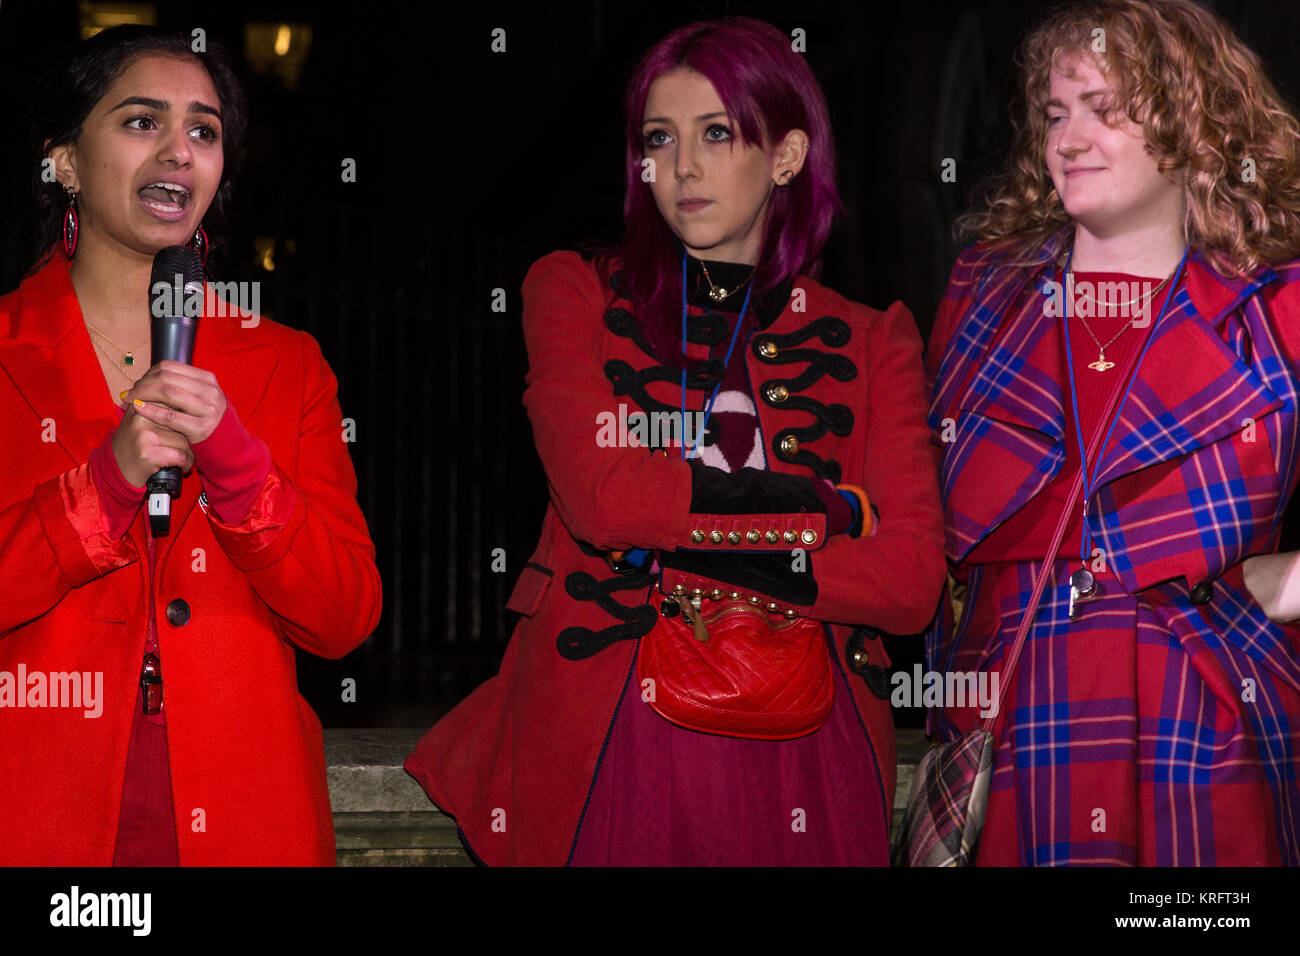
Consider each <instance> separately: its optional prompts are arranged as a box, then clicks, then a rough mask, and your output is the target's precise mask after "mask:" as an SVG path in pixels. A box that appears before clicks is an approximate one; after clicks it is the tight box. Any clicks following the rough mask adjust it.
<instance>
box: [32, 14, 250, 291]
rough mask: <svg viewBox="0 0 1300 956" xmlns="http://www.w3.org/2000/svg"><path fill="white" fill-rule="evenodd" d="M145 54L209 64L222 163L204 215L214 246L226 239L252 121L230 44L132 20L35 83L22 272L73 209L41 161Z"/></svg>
mask: <svg viewBox="0 0 1300 956" xmlns="http://www.w3.org/2000/svg"><path fill="white" fill-rule="evenodd" d="M143 56H171V57H178V58H185V59H192V60H195V61H197V62H198V63H199V64H200V65H201V66H202V67H203V68H204V69H205V70H207V72H208V76H209V78H210V79H211V80H212V86H213V88H214V89H215V90H216V92H217V99H218V100H219V107H220V109H221V151H222V157H223V160H224V164H223V169H222V173H221V183H220V185H219V186H218V187H217V192H216V195H214V196H213V198H212V204H211V205H210V206H209V207H208V211H207V214H206V215H205V216H204V217H203V231H204V232H205V233H207V236H208V244H209V248H210V250H212V251H215V250H217V249H219V248H221V247H222V246H224V245H225V244H226V237H227V231H228V227H229V222H230V205H231V196H232V194H233V192H234V174H235V167H236V164H237V162H238V155H239V148H240V145H241V144H242V143H243V139H244V130H245V128H246V126H247V122H248V103H247V100H246V98H245V96H244V89H243V86H242V85H241V84H240V82H239V78H238V77H237V76H236V74H235V68H234V66H233V65H232V64H231V61H230V57H229V55H228V54H227V53H226V51H225V49H224V48H223V47H222V46H221V45H220V44H218V43H214V42H212V41H211V40H209V41H207V43H206V50H205V51H204V52H201V53H196V52H195V51H194V50H193V49H192V47H191V44H190V37H189V35H188V34H185V33H178V32H175V31H171V30H164V29H161V28H159V27H151V26H139V25H136V24H127V25H123V26H117V27H112V28H110V29H108V30H103V31H101V32H100V33H97V34H95V35H94V36H93V37H91V38H90V39H88V40H85V41H83V42H82V43H81V45H80V46H78V47H77V49H76V50H75V51H74V52H73V54H72V56H71V57H70V58H69V59H68V60H67V61H66V62H64V63H61V64H59V65H58V66H56V67H54V68H53V69H52V70H51V71H50V72H49V74H48V75H47V76H46V77H45V78H44V80H43V81H42V82H40V83H39V84H37V86H36V88H35V89H36V93H35V97H34V102H33V104H32V113H33V116H32V147H33V151H34V153H35V156H34V162H33V164H32V166H33V169H34V170H35V172H34V173H33V179H32V193H33V197H34V199H35V213H34V217H35V224H34V229H33V233H34V235H33V243H32V246H31V248H30V249H29V251H28V260H27V268H26V269H25V270H24V272H23V274H24V275H25V276H26V275H31V274H32V273H33V272H35V271H36V270H37V269H39V268H40V267H41V266H43V265H44V264H45V263H46V261H47V260H48V259H49V257H50V254H51V253H52V252H53V251H54V247H55V245H56V244H57V243H58V241H59V238H60V235H61V233H62V231H63V217H64V216H65V215H66V214H67V208H68V200H67V197H66V195H65V194H64V191H63V186H62V185H61V184H60V183H58V182H45V181H44V179H43V178H42V175H41V173H42V160H43V159H44V158H45V157H46V155H47V154H48V153H49V150H50V149H52V148H53V147H55V146H61V145H63V144H65V143H75V142H76V141H77V139H78V137H80V136H81V129H82V126H83V125H84V124H85V122H86V117H88V116H89V115H90V112H91V110H93V109H94V108H95V104H96V103H98V102H99V101H100V100H101V99H103V97H104V94H105V93H107V92H108V88H109V87H110V86H112V85H113V83H114V82H115V81H116V80H117V78H118V77H119V76H121V75H122V72H123V71H124V70H126V69H127V68H128V67H130V66H131V64H132V63H134V62H135V61H136V60H137V59H139V58H140V57H143ZM46 140H48V141H49V144H48V146H47V145H46ZM209 266H211V261H209Z"/></svg>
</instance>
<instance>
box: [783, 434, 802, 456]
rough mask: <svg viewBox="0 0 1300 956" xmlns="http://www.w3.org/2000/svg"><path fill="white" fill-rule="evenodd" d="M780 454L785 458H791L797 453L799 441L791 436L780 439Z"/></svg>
mask: <svg viewBox="0 0 1300 956" xmlns="http://www.w3.org/2000/svg"><path fill="white" fill-rule="evenodd" d="M780 448H781V454H783V455H785V456H786V457H793V456H794V455H795V454H796V453H797V452H798V451H799V439H797V438H795V437H794V436H793V435H786V436H785V437H784V438H782V439H781V445H780Z"/></svg>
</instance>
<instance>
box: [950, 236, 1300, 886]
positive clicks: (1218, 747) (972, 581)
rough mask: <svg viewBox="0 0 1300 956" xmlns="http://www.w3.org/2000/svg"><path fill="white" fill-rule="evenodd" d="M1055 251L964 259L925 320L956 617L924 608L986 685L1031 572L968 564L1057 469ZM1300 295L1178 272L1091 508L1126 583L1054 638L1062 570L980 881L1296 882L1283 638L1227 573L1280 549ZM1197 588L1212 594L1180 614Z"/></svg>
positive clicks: (1064, 567)
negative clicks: (1030, 874)
mask: <svg viewBox="0 0 1300 956" xmlns="http://www.w3.org/2000/svg"><path fill="white" fill-rule="evenodd" d="M1059 252H1060V245H1059V243H1056V242H1052V243H1048V244H1047V246H1046V247H1045V248H1044V249H1043V251H1042V253H1041V257H1040V260H1039V261H1038V262H1037V264H1035V265H1020V266H1014V267H1012V266H1008V265H1006V264H1005V263H1004V261H1002V260H1001V259H1000V258H999V255H998V254H997V253H995V252H993V251H991V250H989V249H988V248H987V247H981V246H979V245H977V246H973V247H971V248H970V249H968V250H966V252H964V253H963V254H962V256H961V257H960V258H959V259H958V261H957V264H956V266H955V267H954V269H953V272H952V278H951V281H950V283H949V287H948V290H947V293H946V295H945V299H944V302H943V305H942V306H941V309H940V314H939V317H938V320H937V321H936V324H935V330H934V334H933V337H932V339H931V343H930V349H929V352H928V354H927V359H926V367H927V374H928V376H929V379H930V386H931V391H930V394H931V397H932V398H931V405H930V409H929V422H930V426H931V428H932V430H933V433H934V440H935V444H936V449H937V450H938V453H940V454H941V455H942V468H941V489H942V492H943V497H944V505H945V516H946V550H947V556H948V559H949V562H950V564H951V566H952V567H953V569H954V571H955V574H956V576H957V577H958V578H962V579H965V580H966V582H967V586H968V591H967V594H966V598H965V603H964V606H963V610H962V614H961V618H960V619H959V620H955V621H954V620H953V616H952V610H951V607H950V606H949V602H947V601H943V602H941V611H940V614H939V615H938V616H937V618H936V620H935V622H934V624H933V625H932V626H931V629H930V631H929V633H928V634H927V638H926V652H927V662H928V666H929V668H930V669H932V670H936V671H940V672H951V671H977V670H984V669H991V670H1000V668H1001V660H1002V653H1003V642H1004V641H1007V642H1009V641H1010V640H1011V639H1012V638H1013V637H1014V635H1015V631H1016V628H1017V626H1018V624H1019V622H1020V618H1021V616H1022V615H1023V613H1024V607H1025V604H1026V603H1027V600H1028V596H1029V594H1030V592H1031V589H1032V585H1033V576H1034V574H1035V573H1036V571H1037V570H1038V567H1040V565H1039V564H1038V563H1036V562H1010V563H1003V564H993V565H987V564H986V565H978V564H968V563H966V562H965V558H966V556H967V555H968V554H969V553H970V552H971V550H972V548H974V547H975V545H976V544H978V543H979V541H980V540H981V539H982V538H983V537H984V536H985V535H987V534H988V532H989V531H991V530H992V529H993V528H994V527H996V526H997V525H998V524H1000V523H1001V522H1002V521H1004V520H1005V519H1006V518H1007V517H1009V516H1010V515H1012V514H1014V513H1015V512H1017V511H1018V510H1019V509H1021V508H1024V507H1026V506H1028V507H1031V508H1032V507H1035V506H1036V505H1035V503H1034V499H1035V496H1036V495H1037V494H1038V493H1039V492H1040V491H1041V490H1042V489H1043V488H1044V487H1045V486H1046V485H1047V484H1048V483H1049V482H1050V481H1051V480H1052V478H1053V477H1054V476H1055V475H1056V473H1057V472H1058V471H1059V470H1060V468H1061V466H1062V463H1063V462H1064V460H1065V446H1064V442H1065V440H1066V427H1065V425H1066V422H1065V416H1066V414H1067V413H1068V410H1069V402H1070V396H1069V393H1068V383H1066V382H1064V381H1063V379H1062V369H1063V367H1064V358H1063V348H1064V345H1063V336H1062V335H1061V320H1060V319H1059V318H1051V317H1048V316H1045V315H1044V314H1043V313H1044V309H1043V302H1044V300H1045V296H1044V294H1043V293H1042V289H1043V287H1044V283H1045V282H1046V281H1048V280H1049V279H1051V278H1052V273H1051V270H1050V268H1049V266H1050V263H1052V262H1054V261H1056V259H1057V256H1058V254H1059ZM1298 279H1300V265H1297V264H1295V263H1288V264H1286V265H1284V266H1280V267H1277V268H1276V269H1263V270H1261V271H1260V272H1259V273H1257V274H1256V275H1254V276H1252V277H1250V278H1249V279H1246V280H1240V281H1230V280H1225V279H1223V278H1222V277H1220V276H1219V275H1218V274H1217V273H1215V272H1214V271H1213V269H1212V268H1211V267H1210V266H1209V265H1208V264H1207V263H1206V261H1205V260H1204V259H1203V258H1202V257H1201V256H1200V255H1199V254H1195V253H1194V254H1193V255H1192V256H1189V259H1188V264H1187V272H1186V274H1185V277H1184V279H1183V281H1182V282H1180V284H1179V286H1178V288H1177V290H1176V291H1175V292H1174V296H1173V299H1172V301H1171V303H1170V307H1169V310H1168V312H1167V314H1166V315H1165V316H1164V317H1163V319H1162V320H1161V321H1160V322H1159V323H1158V324H1157V326H1156V327H1155V328H1154V329H1153V330H1152V332H1151V345H1150V348H1149V350H1148V352H1147V354H1146V356H1145V358H1144V359H1143V361H1142V364H1141V366H1140V367H1139V368H1138V370H1137V372H1136V373H1135V376H1134V380H1133V385H1132V387H1131V389H1130V392H1129V394H1128V398H1127V400H1126V401H1125V402H1124V405H1123V407H1122V408H1121V409H1120V410H1119V412H1118V424H1117V425H1116V427H1115V429H1114V431H1113V433H1112V435H1111V438H1110V442H1109V443H1108V445H1107V446H1106V448H1105V449H1104V451H1103V453H1102V464H1101V468H1100V472H1099V477H1098V481H1097V490H1096V492H1095V493H1094V495H1093V496H1092V498H1091V499H1090V501H1089V502H1088V510H1087V521H1088V526H1089V529H1090V531H1091V533H1092V536H1093V538H1094V540H1095V543H1096V545H1097V546H1099V547H1101V548H1103V549H1104V550H1105V552H1106V556H1107V560H1108V563H1109V567H1110V570H1111V571H1112V572H1113V573H1114V575H1115V579H1117V581H1118V584H1119V589H1115V588H1111V593H1108V594H1107V595H1106V596H1105V597H1104V598H1102V599H1100V600H1096V601H1092V602H1089V603H1088V604H1086V605H1084V606H1083V609H1082V614H1081V616H1080V618H1079V619H1078V620H1075V621H1070V620H1069V619H1068V617H1067V614H1066V606H1067V601H1068V592H1069V586H1068V583H1067V578H1068V575H1069V572H1070V570H1072V567H1071V564H1070V562H1068V561H1058V562H1057V564H1058V567H1057V568H1056V571H1055V574H1054V577H1053V578H1052V581H1051V582H1050V583H1049V585H1048V588H1047V590H1046V591H1045V592H1044V595H1043V599H1042V603H1041V607H1040V610H1039V613H1038V615H1037V616H1036V620H1035V623H1034V625H1033V627H1032V628H1031V629H1030V632H1029V635H1028V637H1027V639H1026V645H1025V649H1024V651H1023V653H1022V657H1021V660H1020V664H1019V666H1018V668H1017V673H1016V675H1015V676H1014V679H1013V681H1012V686H1011V687H1009V688H1008V702H1007V706H1006V707H1005V708H1004V710H1003V713H1002V715H1001V716H1000V718H999V723H998V728H997V729H996V732H995V736H996V737H997V739H998V743H997V750H996V753H995V763H994V776H993V787H992V791H991V796H990V801H989V808H988V818H987V822H986V824H985V832H984V838H983V841H982V843H981V845H980V850H979V856H978V857H977V862H978V863H981V864H984V863H1004V864H1024V865H1035V864H1055V865H1060V864H1105V863H1111V864H1115V863H1130V864H1131V863H1142V864H1173V865H1187V864H1202V865H1223V864H1229V863H1286V864H1290V865H1300V792H1298V791H1297V782H1296V754H1297V749H1298V748H1300V628H1297V627H1294V626H1291V625H1279V624H1276V623H1274V622H1272V621H1270V620H1269V619H1268V618H1267V617H1266V616H1265V615H1264V613H1263V611H1262V610H1261V609H1260V607H1259V605H1258V604H1257V603H1256V602H1255V601H1254V600H1253V599H1252V598H1251V596H1250V594H1249V592H1248V591H1247V589H1246V588H1245V587H1244V585H1243V584H1242V578H1241V562H1242V561H1243V560H1244V559H1245V558H1246V557H1247V556H1249V555H1251V554H1260V553H1268V552H1271V551H1273V550H1275V549H1276V546H1277V536H1278V532H1279V526H1280V522H1281V517H1282V514H1283V511H1284V509H1285V507H1286V503H1287V501H1288V499H1289V498H1290V495H1291V493H1292V491H1293V490H1294V486H1295V481H1296V455H1297V433H1296V431H1297V418H1296V411H1297V394H1298V388H1300V378H1298V377H1297V372H1296V365H1295V356H1296V355H1297V354H1298V351H1300V328H1296V329H1292V327H1291V326H1292V325H1293V324H1294V325H1295V326H1298V327H1300V315H1298V314H1297V312H1300V284H1295V283H1296V280H1298ZM945 438H947V439H948V440H947V441H945V440H944V439H945ZM1071 440H1072V439H1071ZM1201 582H1207V583H1209V584H1210V585H1211V587H1212V596H1211V599H1210V601H1209V602H1208V603H1205V604H1199V605H1198V604H1193V603H1192V601H1191V598H1190V590H1191V588H1192V587H1194V586H1195V585H1196V584H1198V583H1201ZM977 720H978V717H977V716H976V714H975V712H974V710H973V709H972V710H957V709H948V710H946V711H938V710H935V711H931V713H930V721H929V724H928V726H929V729H930V732H931V733H932V734H937V735H938V736H940V737H941V739H945V740H947V739H952V738H954V737H955V736H956V735H957V734H959V733H960V732H962V731H964V730H966V729H968V728H969V727H971V726H973V725H974V724H975V723H976V721H977Z"/></svg>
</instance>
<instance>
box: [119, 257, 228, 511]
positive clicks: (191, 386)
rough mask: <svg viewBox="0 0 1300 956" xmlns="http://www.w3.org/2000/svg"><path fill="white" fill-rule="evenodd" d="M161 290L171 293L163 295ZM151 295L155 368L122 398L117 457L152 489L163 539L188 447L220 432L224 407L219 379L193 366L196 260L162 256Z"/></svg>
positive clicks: (127, 473) (188, 464) (130, 475)
mask: <svg viewBox="0 0 1300 956" xmlns="http://www.w3.org/2000/svg"><path fill="white" fill-rule="evenodd" d="M164 287H167V288H168V289H169V290H170V291H169V292H167V293H163V291H162V290H163V288H164ZM149 288H150V314H151V317H152V331H153V338H152V357H153V359H154V364H153V365H152V367H150V369H149V371H148V372H146V373H145V374H144V376H143V377H141V379H140V380H139V381H138V382H136V383H135V385H134V386H133V387H132V388H130V389H128V390H127V391H126V392H124V393H123V394H122V398H123V399H124V400H125V401H126V402H128V405H127V412H126V416H125V417H124V418H123V419H122V424H121V425H120V426H119V427H118V433H117V434H115V435H114V437H113V451H114V456H115V457H116V458H117V461H118V466H119V468H121V470H122V475H123V477H124V478H126V479H127V480H128V481H130V482H131V483H132V484H136V485H139V484H144V485H145V487H146V488H148V489H149V497H148V506H149V521H150V525H151V527H152V529H153V532H154V535H155V536H159V537H161V536H163V535H166V534H167V533H168V531H169V528H170V520H171V499H173V498H177V497H179V496H180V483H181V474H182V471H185V472H186V473H188V471H189V470H190V469H191V468H193V465H194V453H193V450H192V449H191V447H190V446H191V445H193V444H196V443H198V442H201V441H203V440H204V439H205V438H207V437H208V436H209V435H211V434H212V432H213V431H214V430H216V428H217V425H218V424H220V422H221V419H222V416H223V415H224V414H225V412H226V405H227V401H226V396H225V393H224V392H222V390H221V386H220V385H218V384H217V378H216V376H215V375H213V374H212V373H211V372H208V371H206V370H204V369H198V368H193V367H192V366H191V365H190V364H189V363H190V361H191V360H192V359H193V356H194V338H195V333H196V331H197V328H198V316H197V315H185V314H184V313H185V312H186V311H190V312H195V311H197V310H194V309H186V308H184V305H185V303H186V302H187V301H198V302H202V301H203V299H202V295H203V282H202V272H201V268H200V265H199V259H198V256H197V254H195V253H194V251H193V250H191V249H188V248H186V247H184V246H172V247H169V248H167V249H163V250H162V251H161V252H159V253H158V255H157V256H156V257H155V258H154V267H153V275H152V277H151V279H150V284H149ZM195 295H197V296H198V298H197V300H195V299H194V298H193V297H194V296H195ZM137 416H138V418H137ZM146 423H150V424H152V425H153V426H156V427H148V425H147V424H146ZM124 462H125V463H124ZM149 469H152V470H149ZM142 478H143V480H141V479H142Z"/></svg>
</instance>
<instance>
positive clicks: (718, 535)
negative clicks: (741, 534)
mask: <svg viewBox="0 0 1300 956" xmlns="http://www.w3.org/2000/svg"><path fill="white" fill-rule="evenodd" d="M723 537H724V535H723V534H722V532H721V531H714V532H711V533H710V534H709V540H710V541H712V542H713V543H714V544H722V539H723Z"/></svg>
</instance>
